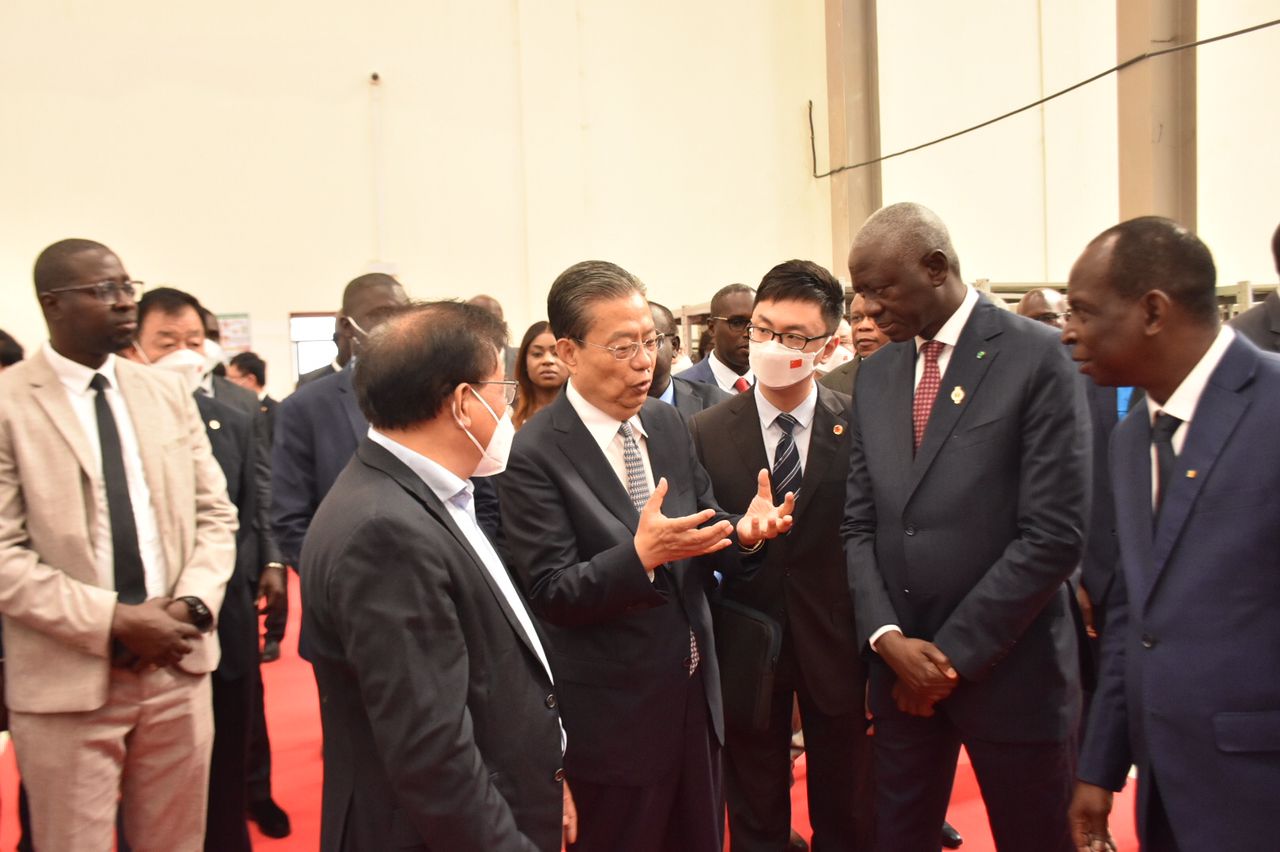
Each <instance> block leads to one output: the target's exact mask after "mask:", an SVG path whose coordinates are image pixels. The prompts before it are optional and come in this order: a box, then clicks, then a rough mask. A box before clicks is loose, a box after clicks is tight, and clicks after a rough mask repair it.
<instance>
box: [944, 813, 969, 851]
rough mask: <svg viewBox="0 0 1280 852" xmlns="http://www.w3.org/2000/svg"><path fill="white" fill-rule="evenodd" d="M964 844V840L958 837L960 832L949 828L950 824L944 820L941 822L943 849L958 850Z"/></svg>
mask: <svg viewBox="0 0 1280 852" xmlns="http://www.w3.org/2000/svg"><path fill="white" fill-rule="evenodd" d="M963 844H964V838H963V837H961V836H960V832H958V831H956V830H955V829H954V828H952V827H951V823H949V822H947V821H946V820H943V821H942V848H943V849H959V848H960V847H961V846H962V845H963Z"/></svg>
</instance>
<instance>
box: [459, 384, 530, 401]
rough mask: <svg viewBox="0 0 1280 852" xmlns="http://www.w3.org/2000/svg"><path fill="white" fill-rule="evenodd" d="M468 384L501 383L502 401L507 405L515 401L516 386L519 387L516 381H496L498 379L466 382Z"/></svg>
mask: <svg viewBox="0 0 1280 852" xmlns="http://www.w3.org/2000/svg"><path fill="white" fill-rule="evenodd" d="M468 384H472V385H502V401H503V402H505V403H506V404H507V405H511V404H512V403H513V402H515V401H516V388H518V387H519V385H518V384H517V383H516V382H512V381H506V382H498V381H493V382H468Z"/></svg>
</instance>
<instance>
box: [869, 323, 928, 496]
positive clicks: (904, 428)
mask: <svg viewBox="0 0 1280 852" xmlns="http://www.w3.org/2000/svg"><path fill="white" fill-rule="evenodd" d="M890 345H891V346H892V347H893V348H892V349H890V348H889V347H887V346H886V347H885V348H883V349H881V350H880V351H879V352H877V353H876V355H875V357H877V358H881V357H883V358H893V359H894V362H893V363H891V364H890V365H889V373H888V379H887V382H886V387H885V389H884V397H885V408H886V409H887V410H888V412H889V417H888V423H889V436H888V441H889V445H890V448H891V449H892V452H893V460H894V467H895V469H897V470H900V471H910V470H911V463H912V460H913V459H912V451H911V402H912V399H913V397H914V387H915V369H916V363H915V344H914V343H912V342H911V341H907V342H906V343H894V344H890ZM858 369H859V370H861V369H862V368H861V367H859V368H858ZM856 399H857V397H856V396H855V400H856ZM877 419H878V418H877Z"/></svg>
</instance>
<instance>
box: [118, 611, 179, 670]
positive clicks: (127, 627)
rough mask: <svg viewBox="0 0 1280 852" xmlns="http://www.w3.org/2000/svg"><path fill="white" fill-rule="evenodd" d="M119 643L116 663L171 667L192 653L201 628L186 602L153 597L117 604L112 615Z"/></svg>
mask: <svg viewBox="0 0 1280 852" xmlns="http://www.w3.org/2000/svg"><path fill="white" fill-rule="evenodd" d="M111 638H112V639H114V640H115V641H116V642H117V643H118V644H117V653H116V655H115V658H114V659H113V660H112V664H113V665H115V666H118V667H120V668H129V669H132V670H133V671H135V672H136V671H141V670H143V669H156V668H163V667H165V666H171V665H174V664H175V663H177V662H178V661H179V660H181V659H182V658H183V657H185V656H186V655H187V654H189V653H191V651H192V650H194V648H195V644H194V643H195V641H196V640H198V639H199V638H200V631H199V630H197V629H196V628H195V626H193V625H192V624H191V612H190V610H189V609H188V607H187V605H186V604H185V603H183V602H182V601H175V600H173V599H172V598H152V599H151V600H148V601H143V602H142V603H140V604H123V603H117V604H116V609H115V613H114V614H113V615H112V616H111Z"/></svg>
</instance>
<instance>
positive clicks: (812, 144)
mask: <svg viewBox="0 0 1280 852" xmlns="http://www.w3.org/2000/svg"><path fill="white" fill-rule="evenodd" d="M1276 24H1280V18H1277V19H1276V20H1274V21H1267V22H1266V23H1264V24H1255V25H1253V26H1252V27H1245V28H1244V29H1242V30H1236V31H1235V32H1230V33H1223V34H1222V35H1216V36H1211V37H1209V38H1204V39H1200V40H1199V41H1192V42H1188V43H1186V44H1175V45H1174V46H1172V47H1165V48H1162V49H1160V50H1152V51H1148V52H1147V53H1142V54H1139V55H1138V56H1135V57H1133V58H1132V59H1126V60H1125V61H1124V62H1121V63H1120V64H1119V65H1117V66H1115V67H1114V68H1108V69H1107V70H1106V71H1103V72H1102V73H1100V74H1094V75H1093V76H1092V77H1090V78H1088V79H1087V80H1081V81H1080V82H1079V83H1076V84H1075V85H1074V86H1068V87H1067V88H1065V89H1063V90H1061V91H1059V92H1054V93H1053V94H1052V95H1049V96H1048V97H1044V98H1041V99H1040V100H1038V101H1035V102H1034V103H1029V104H1027V105H1026V106H1022V107H1018V108H1017V109H1015V110H1010V111H1009V112H1006V113H1005V114H1004V115H997V116H996V117H995V118H989V119H987V120H986V121H984V122H982V123H981V124H975V125H973V126H972V127H966V128H965V129H964V130H957V131H956V132H955V133H948V134H947V135H946V136H941V137H939V138H937V139H934V140H933V141H931V142H924V143H922V144H920V145H914V146H912V147H910V148H903V149H902V150H901V151H894V152H893V153H892V154H885V155H884V156H882V157H876V158H875V159H874V160H866V161H865V162H861V163H854V164H853V165H851V166H838V167H836V168H834V169H832V170H831V171H829V172H823V173H822V174H818V147H817V142H816V141H815V137H814V132H813V101H809V153H810V155H811V156H812V157H813V176H814V177H815V178H824V177H831V176H832V175H836V174H839V173H840V172H847V171H852V170H853V169H861V168H865V167H866V166H873V165H875V164H876V163H883V162H884V161H885V160H891V159H893V158H894V157H901V156H902V155H903V154H910V153H912V152H914V151H919V150H921V149H923V148H928V147H930V146H931V145H937V144H938V143H940V142H947V141H949V140H951V139H955V138H956V137H958V136H963V135H965V134H966V133H972V132H973V131H975V130H981V129H982V128H984V127H986V126H988V125H990V124H995V123H996V122H997V121H1004V120H1005V119H1006V118H1010V117H1012V116H1015V115H1017V114H1018V113H1020V112H1026V111H1027V110H1029V109H1034V108H1036V107H1038V106H1040V105H1041V104H1045V103H1048V102H1049V101H1051V100H1053V99H1054V98H1060V97H1062V96H1063V95H1065V94H1067V93H1068V92H1074V91H1075V90H1076V89H1078V88H1080V87H1081V86H1087V85H1089V84H1090V83H1093V82H1096V81H1098V80H1101V79H1102V78H1103V77H1106V76H1107V75H1109V74H1115V73H1117V72H1119V71H1123V70H1124V69H1126V68H1128V67H1129V66H1130V65H1136V64H1137V63H1139V62H1142V61H1144V60H1147V59H1154V58H1156V57H1157V56H1164V55H1165V54H1166V53H1176V52H1178V51H1180V50H1189V49H1191V48H1193V47H1200V46H1201V45H1205V44H1211V43H1213V42H1215V41H1222V40H1223V39H1228V38H1235V37H1236V36H1241V35H1245V34H1247V33H1251V32H1255V31H1256V30H1262V29H1266V28H1267V27H1274V26H1275V25H1276Z"/></svg>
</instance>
